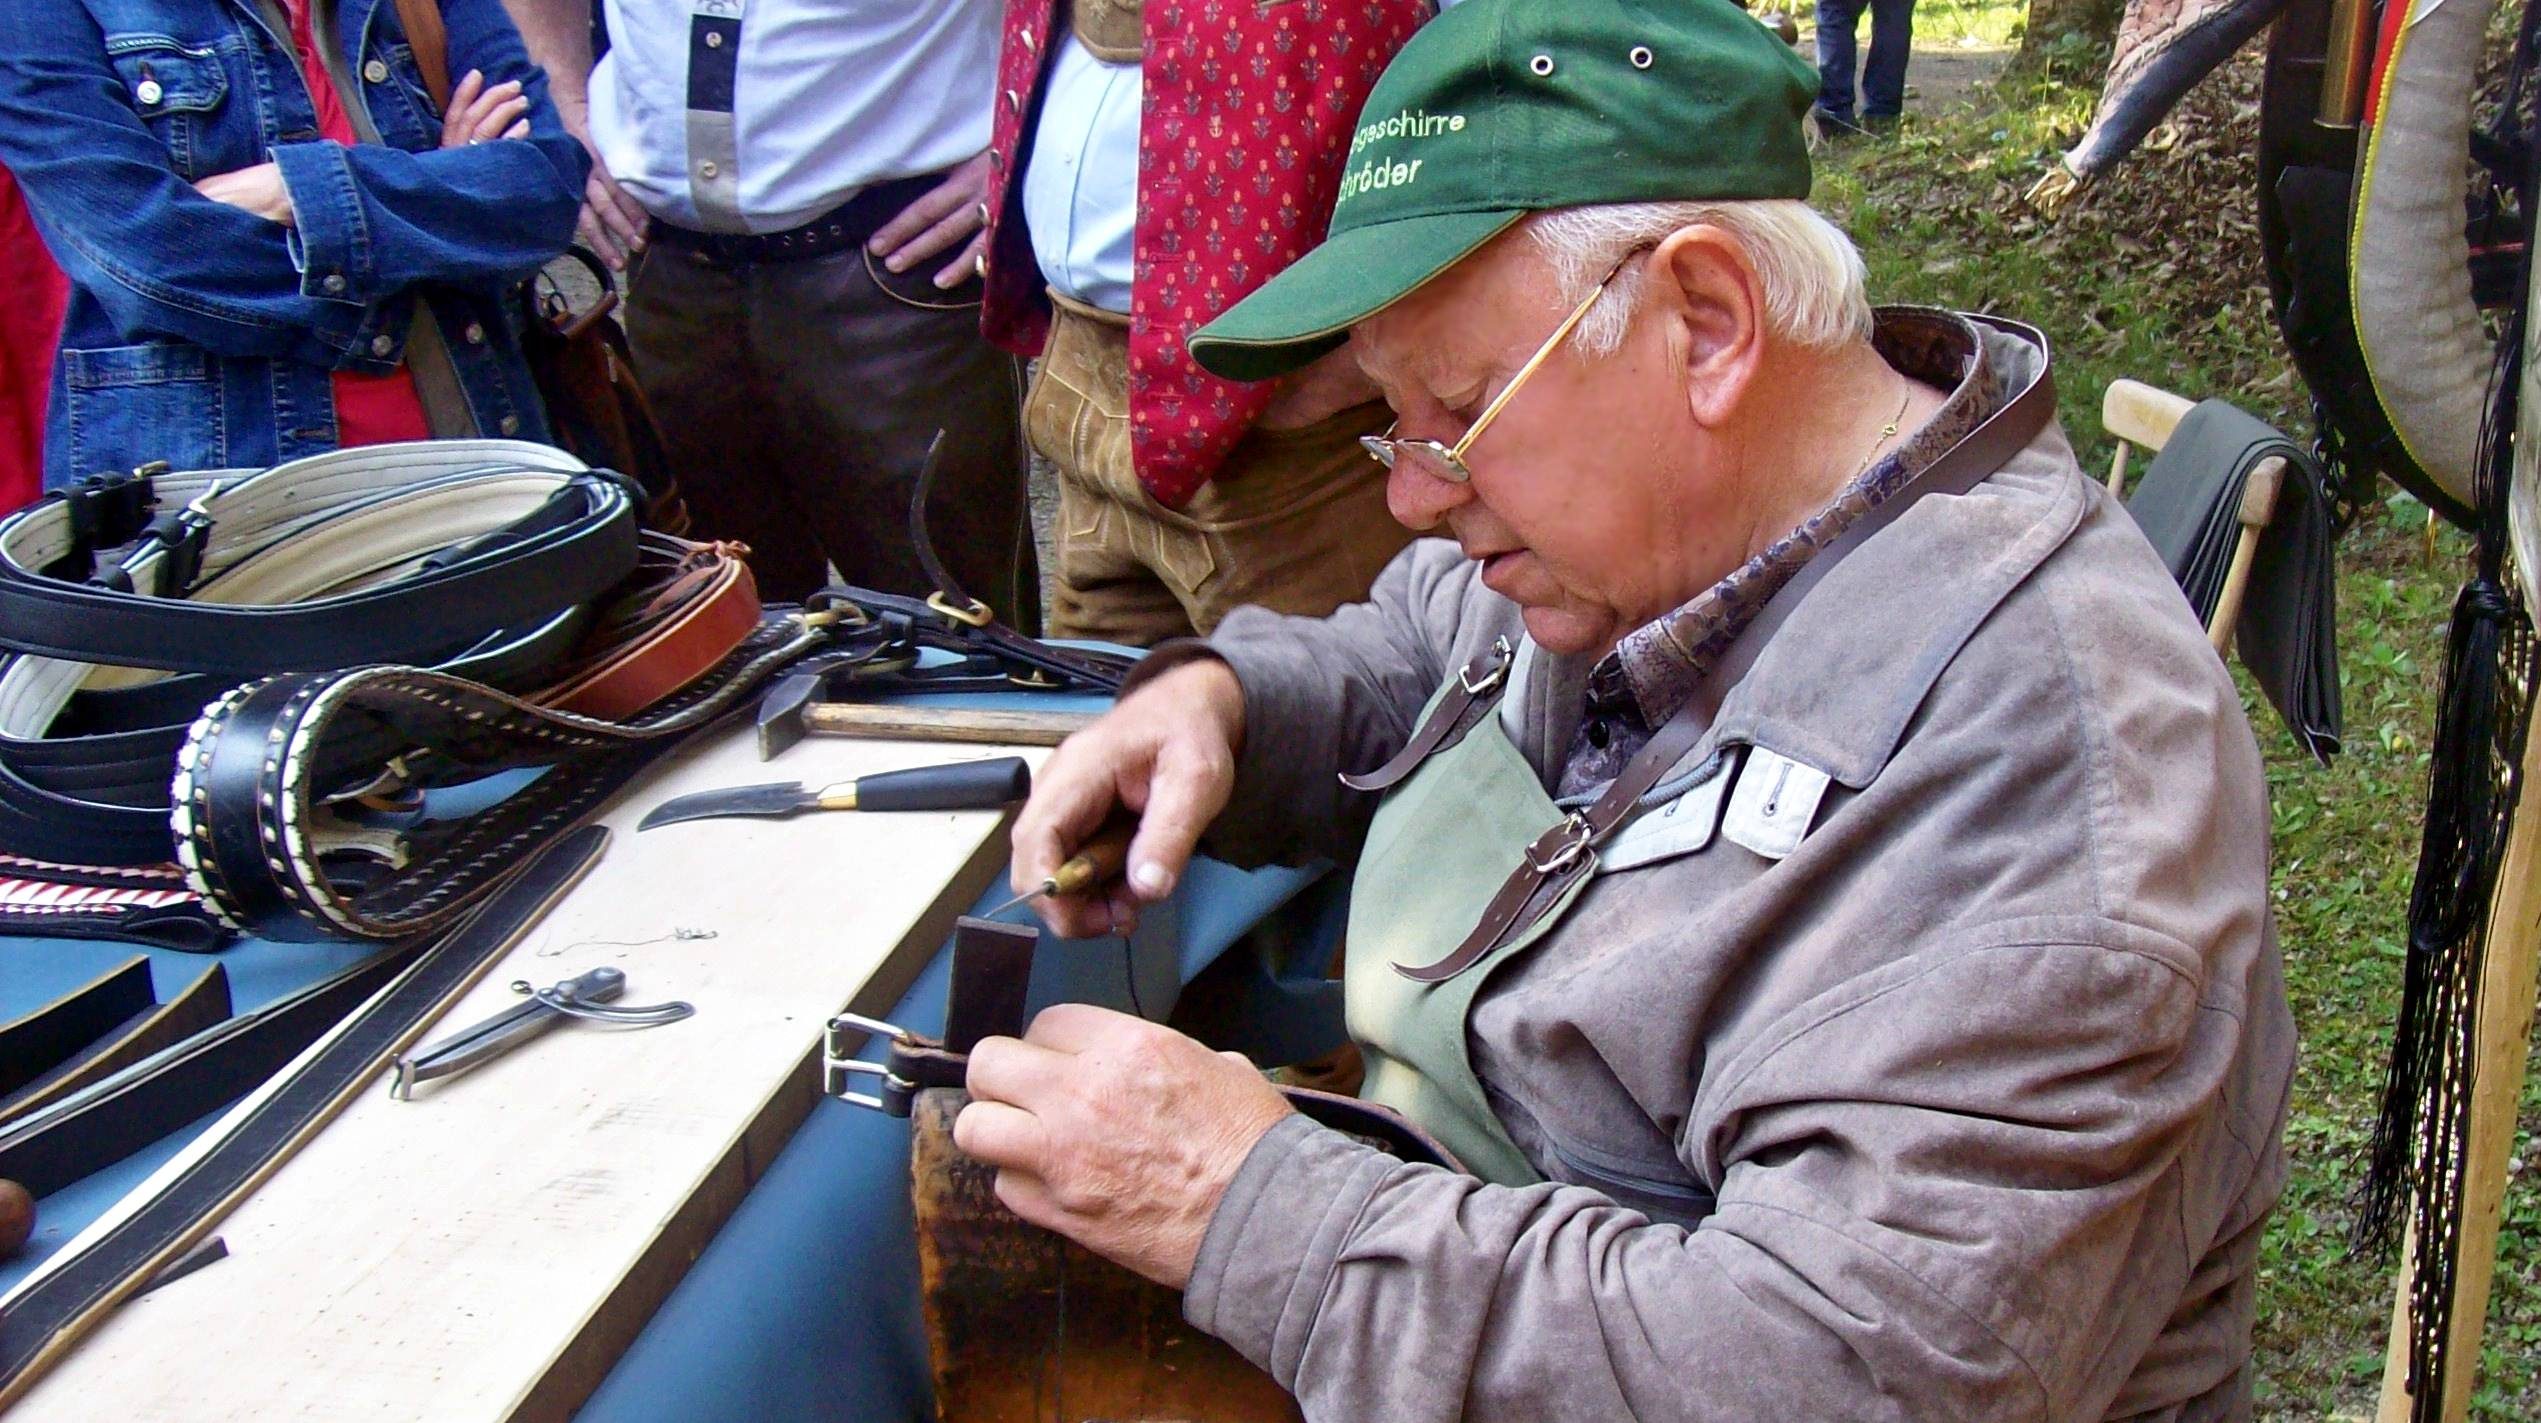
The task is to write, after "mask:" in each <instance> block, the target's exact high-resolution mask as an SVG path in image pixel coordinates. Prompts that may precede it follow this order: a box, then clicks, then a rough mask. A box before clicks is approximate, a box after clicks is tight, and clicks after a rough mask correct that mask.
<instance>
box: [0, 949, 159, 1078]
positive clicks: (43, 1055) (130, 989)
mask: <svg viewBox="0 0 2541 1423" xmlns="http://www.w3.org/2000/svg"><path fill="white" fill-rule="evenodd" d="M157 1002H158V998H157V996H156V995H155V994H153V993H152V992H151V989H150V961H149V960H148V959H146V958H135V959H131V960H129V961H127V962H125V963H123V964H120V965H118V966H117V967H115V968H114V969H112V970H110V971H109V972H107V973H106V974H105V975H104V976H103V977H101V978H98V979H96V980H95V981H93V982H90V983H87V984H83V985H82V986H80V987H78V988H76V989H73V990H72V991H71V992H69V993H67V994H64V995H63V996H61V997H60V998H56V999H54V1000H53V1001H52V1002H50V1003H47V1004H45V1005H44V1006H43V1007H41V1008H38V1009H36V1010H35V1011H34V1012H32V1013H29V1014H27V1015H26V1016H25V1017H23V1018H18V1019H14V1020H12V1021H10V1022H6V1023H0V1098H6V1097H7V1096H9V1095H10V1094H12V1093H15V1092H16V1091H18V1090H19V1089H20V1088H23V1087H26V1086H29V1085H30V1084H32V1083H34V1082H35V1081H36V1080H37V1079H39V1078H41V1077H43V1076H44V1075H45V1074H46V1073H49V1072H51V1071H53V1070H54V1069H55V1068H57V1067H60V1066H61V1065H62V1064H64V1063H66V1062H69V1061H71V1060H72V1059H73V1058H76V1057H78V1056H79V1055H80V1054H81V1053H82V1052H84V1051H86V1050H87V1049H88V1048H89V1047H91V1046H92V1045H94V1044H95V1043H97V1042H98V1041H99V1040H100V1039H102V1038H105V1037H106V1036H107V1035H109V1034H111V1033H112V1032H114V1030H115V1029H117V1028H119V1027H121V1026H123V1025H124V1024H125V1023H126V1022H128V1021H130V1020H131V1019H132V1018H133V1017H134V1016H136V1015H138V1014H142V1013H147V1012H148V1011H150V1008H151V1006H152V1005H153V1004H155V1003H157Z"/></svg>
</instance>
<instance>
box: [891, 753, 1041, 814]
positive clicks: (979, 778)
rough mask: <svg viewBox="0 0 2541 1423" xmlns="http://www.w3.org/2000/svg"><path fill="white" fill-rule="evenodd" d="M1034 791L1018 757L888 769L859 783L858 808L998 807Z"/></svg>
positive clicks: (940, 808) (1029, 776) (1028, 771)
mask: <svg viewBox="0 0 2541 1423" xmlns="http://www.w3.org/2000/svg"><path fill="white" fill-rule="evenodd" d="M1030 794H1032V767H1030V766H1028V765H1026V764H1024V760H1023V758H1022V757H1020V756H1000V757H998V758H997V759H996V760H993V761H956V762H954V763H953V764H951V765H949V766H919V767H916V768H914V769H912V770H907V771H884V772H882V773H880V774H878V775H872V776H865V777H862V778H860V779H859V780H858V781H857V782H856V809H858V810H994V809H996V808H997V807H999V806H1001V805H1010V804H1012V803H1014V802H1016V801H1019V800H1022V799H1023V798H1024V797H1026V796H1028V795H1030Z"/></svg>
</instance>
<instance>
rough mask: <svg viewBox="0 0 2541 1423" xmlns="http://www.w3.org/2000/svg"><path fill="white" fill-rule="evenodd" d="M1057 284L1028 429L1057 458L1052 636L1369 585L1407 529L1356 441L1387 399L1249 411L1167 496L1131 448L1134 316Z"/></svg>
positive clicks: (1283, 605)
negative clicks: (1309, 410) (1288, 416)
mask: <svg viewBox="0 0 2541 1423" xmlns="http://www.w3.org/2000/svg"><path fill="white" fill-rule="evenodd" d="M1052 300H1053V302H1054V303H1055V304H1056V306H1057V308H1058V309H1057V312H1056V314H1055V316H1054V318H1053V321H1052V324H1051V328H1050V340H1049V344H1048V345H1047V346H1046V347H1045V348H1044V350H1043V352H1042V357H1041V366H1040V369H1039V371H1038V372H1037V374H1036V375H1035V377H1034V380H1033V384H1032V390H1031V393H1030V394H1029V395H1028V396H1027V397H1026V399H1025V401H1024V428H1025V431H1026V434H1027V435H1028V436H1029V438H1030V439H1031V442H1032V446H1033V448H1034V449H1036V450H1038V451H1039V452H1040V453H1041V455H1042V456H1043V457H1044V458H1046V459H1048V460H1049V461H1050V462H1051V463H1052V464H1053V465H1055V466H1056V467H1057V472H1058V481H1059V513H1058V527H1057V530H1056V540H1055V550H1054V552H1053V555H1052V562H1053V564H1054V565H1055V567H1054V568H1053V570H1052V574H1053V577H1052V587H1051V594H1050V625H1049V632H1050V634H1051V635H1052V636H1054V637H1079V638H1094V639H1100V640H1103V641H1107V642H1119V643H1127V644H1129V645H1131V646H1137V647H1152V646H1154V645H1155V644H1157V643H1159V642H1163V641H1165V640H1167V639H1168V638H1175V637H1191V636H1206V635H1207V634H1208V633H1209V632H1210V631H1212V630H1213V629H1215V628H1216V627H1217V625H1218V622H1219V620H1221V619H1222V618H1224V617H1225V616H1226V615H1227V614H1228V613H1230V612H1232V611H1234V610H1235V609H1236V608H1238V607H1242V606H1244V605H1246V604H1258V605H1260V606H1262V607H1266V608H1270V609H1272V610H1273V611H1276V612H1282V613H1295V614H1302V615H1308V616H1320V615H1322V614H1324V613H1328V612H1331V611H1332V610H1333V609H1335V608H1337V607H1340V606H1342V605H1343V604H1345V603H1353V602H1358V601H1360V600H1362V599H1364V598H1365V597H1366V596H1367V592H1368V588H1369V586H1370V585H1371V584H1373V583H1374V582H1375V581H1376V575H1377V574H1378V573H1379V572H1380V571H1382V570H1383V569H1384V567H1385V565H1386V564H1387V563H1388V562H1390V561H1392V559H1393V557H1394V555H1395V553H1396V552H1397V551H1399V550H1400V549H1401V548H1402V547H1403V545H1404V544H1406V543H1408V542H1409V541H1410V540H1411V537H1412V536H1411V533H1410V531H1409V530H1407V529H1405V528H1404V527H1403V526H1402V525H1400V524H1398V523H1396V522H1394V519H1393V516H1392V515H1391V514H1389V513H1387V512H1386V508H1385V477H1384V471H1383V470H1382V469H1380V468H1379V467H1378V466H1377V464H1376V462H1375V461H1374V460H1372V459H1370V458H1368V454H1367V451H1366V450H1364V449H1362V448H1361V447H1360V445H1359V436H1361V435H1366V434H1374V433H1376V432H1378V431H1381V430H1383V429H1384V428H1385V427H1386V425H1387V424H1388V422H1389V421H1390V420H1391V418H1392V417H1391V415H1390V414H1389V412H1388V411H1387V410H1386V407H1385V405H1384V403H1383V402H1382V401H1372V402H1369V403H1368V404H1365V405H1359V406H1354V407H1352V408H1350V409H1348V410H1344V411H1341V412H1340V413H1338V414H1335V415H1333V416H1330V417H1329V418H1327V419H1324V420H1319V421H1317V422H1315V423H1314V424H1311V425H1306V426H1301V427H1299V428H1296V429H1292V430H1272V429H1265V428H1263V427H1260V426H1256V427H1254V428H1253V429H1252V430H1251V431H1249V432H1247V433H1246V434H1245V436H1244V439H1243V441H1242V442H1241V443H1240V444H1238V445H1237V446H1236V447H1235V449H1234V451H1233V452H1232V453H1230V454H1229V455H1228V456H1227V459H1226V463H1225V464H1223V465H1222V466H1220V467H1219V469H1218V472H1217V474H1216V476H1215V477H1214V478H1212V479H1211V480H1210V481H1209V482H1208V483H1207V484H1205V485H1203V486H1201V489H1200V492H1199V493H1198V494H1197V495H1195V496H1194V497H1193V498H1192V500H1191V502H1190V503H1189V504H1187V505H1185V506H1184V507H1183V508H1181V509H1168V508H1165V507H1164V506H1163V505H1161V504H1159V503H1157V502H1156V501H1155V500H1154V499H1153V498H1151V497H1150V496H1149V495H1148V493H1147V491H1146V490H1145V488H1143V487H1142V486H1141V485H1140V484H1139V482H1138V472H1137V470H1136V469H1135V467H1134V466H1133V465H1132V462H1131V458H1130V441H1129V343H1128V324H1127V321H1126V319H1125V318H1123V317H1120V316H1117V315H1113V314H1111V313H1108V312H1102V311H1098V310H1096V309H1094V308H1092V307H1088V306H1085V305H1083V304H1081V303H1077V302H1072V301H1069V300H1067V299H1066V298H1063V297H1058V296H1056V295H1054V296H1053V297H1052Z"/></svg>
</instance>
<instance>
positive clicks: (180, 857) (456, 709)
mask: <svg viewBox="0 0 2541 1423" xmlns="http://www.w3.org/2000/svg"><path fill="white" fill-rule="evenodd" d="M827 628H828V623H827V621H826V620H825V619H823V618H821V617H818V616H807V615H805V614H800V613H786V614H780V615H778V616H775V617H772V618H770V619H769V620H768V621H767V622H765V623H763V624H761V626H760V628H759V630H758V631H757V632H756V633H754V634H752V635H751V637H750V638H749V639H748V640H746V641H745V642H743V643H742V645H741V646H740V647H738V648H737V649H735V650H734V651H733V652H732V653H731V655H729V656H728V657H726V658H725V659H724V660H723V662H722V663H721V664H719V665H718V666H717V667H716V668H715V669H714V670H713V671H711V672H709V673H708V674H707V675H706V676H704V677H703V678H700V679H699V680H698V681H696V682H695V683H693V684H691V685H690V686H688V687H687V688H685V689H683V690H681V691H680V692H678V693H676V694H675V695H673V696H671V697H669V698H667V699H665V700H663V701H661V702H657V703H656V704H654V705H653V706H652V707H651V708H649V709H647V710H646V711H645V713H644V714H643V715H642V716H641V717H639V718H637V719H636V720H634V721H630V722H610V721H599V720H595V719H593V718H590V717H582V716H575V715H572V714H570V713H566V712H557V711H549V710H546V709H544V708H541V707H537V706H534V705H532V704H530V703H528V702H525V701H523V700H521V699H519V698H517V697H512V696H507V695H505V694H503V693H501V692H498V691H495V690H494V689H492V688H490V687H485V686H480V685H478V684H476V683H472V682H468V681H465V680H462V679H460V678H456V677H450V676H446V675H443V674H440V673H435V672H427V671H423V670H420V669H417V668H412V667H366V668H357V669H355V670H353V671H350V672H338V673H290V674H286V675H283V676H279V677H271V678H267V679H266V680H264V681H261V682H252V683H249V684H248V685H246V686H244V687H241V688H239V689H238V690H237V691H235V692H232V693H231V694H229V695H228V696H226V697H224V698H222V699H221V700H220V701H218V702H215V703H213V704H212V705H211V706H210V707H207V708H205V710H204V713H203V716H202V718H201V719H200V720H198V721H197V722H195V724H194V726H193V729H192V730H191V731H190V732H189V733H188V735H187V737H186V744H185V747H184V750H183V751H182V752H181V753H180V755H179V757H178V760H177V774H176V783H175V787H174V791H173V797H172V798H173V801H174V810H173V814H172V817H171V819H172V823H173V825H174V827H175V830H176V834H177V846H176V851H177V863H178V864H179V866H181V867H182V868H183V870H184V871H185V876H186V881H187V883H188V885H189V886H190V887H192V888H193V889H194V891H195V892H196V893H198V894H200V895H201V896H202V897H203V900H204V902H205V904H206V905H207V906H209V907H210V909H211V910H212V912H213V913H214V914H215V915H217V916H218V917H219V918H220V919H221V920H222V921H223V922H224V923H226V924H227V925H228V926H229V927H231V928H232V929H235V930H238V931H240V932H242V933H255V934H259V935H262V936H264V937H266V938H271V939H300V940H305V939H327V938H372V939H392V938H404V937H406V936H408V935H412V934H417V933H426V932H430V931H433V930H435V929H439V928H442V927H445V926H447V925H448V924H450V923H451V922H453V921H454V920H455V919H457V918H458V917H459V916H460V915H462V914H464V913H465V912H466V911H467V910H468V909H469V907H470V906H472V905H473V904H475V903H476V902H477V901H478V900H480V899H482V898H483V897H484V896H485V895H486V894H487V893H489V892H491V891H492V890H493V889H494V888H496V887H497V886H498V885H499V884H500V883H501V882H502V879H503V877H504V876H505V874H507V873H508V872H509V869H510V867H511V866H513V865H516V864H518V863H520V862H521V860H522V859H523V858H525V857H527V856H528V855H530V854H533V853H535V852H536V851H537V850H538V849H539V848H540V847H542V846H544V845H546V844H547V843H548V842H550V841H552V840H554V839H555V838H556V837H557V836H558V835H560V834H562V833H563V832H564V831H566V830H567V829H568V828H570V827H572V826H574V825H577V824H579V823H581V821H582V820H583V819H584V818H585V817H587V816H589V815H590V814H591V813H592V812H593V811H595V810H597V809H598V808H599V807H600V805H601V804H602V803H603V802H605V801H606V800H607V799H608V798H609V797H610V796H612V795H614V794H615V793H616V792H617V790H618V788H619V787H621V786H623V785H625V784H626V782H627V781H628V780H629V779H631V778H632V777H634V776H635V775H636V773H637V772H639V771H641V770H643V769H644V768H645V767H646V766H649V765H651V764H652V763H653V762H654V761H655V760H657V759H659V758H660V757H661V756H663V755H664V754H666V753H668V752H669V751H671V750H672V749H674V748H676V747H677V746H679V745H681V744H682V743H683V742H684V741H685V740H686V739H687V738H688V737H689V736H691V735H693V734H695V733H696V732H698V731H701V730H703V729H705V728H706V727H708V726H711V725H713V724H714V723H715V722H716V721H717V720H719V719H720V718H721V717H722V716H723V715H724V714H725V713H726V712H729V711H732V710H734V709H736V708H739V707H740V706H742V705H743V704H744V701H745V699H746V698H747V697H748V696H749V694H750V693H751V692H752V691H753V690H755V689H756V688H757V687H758V686H760V685H761V684H762V683H763V682H764V681H765V680H766V679H767V678H769V677H771V676H773V675H775V674H776V673H777V672H778V671H780V670H782V669H783V668H785V667H786V666H787V665H788V664H790V663H792V662H794V661H795V660H797V659H798V658H800V657H802V656H804V655H805V654H807V653H809V652H811V651H813V650H815V649H817V648H819V647H820V646H822V645H823V642H824V640H825V638H826V636H827ZM527 767H544V768H545V770H544V771H543V772H542V773H541V774H540V775H539V776H538V777H537V778H536V779H535V780H534V781H532V782H531V783H530V784H529V785H528V786H527V787H525V788H524V789H522V790H520V791H517V792H515V793H514V794H512V795H511V796H509V797H506V798H505V799H503V800H501V801H499V802H497V803H496V804H494V805H492V806H490V807H488V808H487V809H485V810H483V811H481V812H479V813H478V814H475V815H470V816H464V817H461V818H457V819H450V820H435V821H424V822H414V823H404V824H396V825H393V826H389V827H385V828H383V827H378V826H366V825H364V824H363V823H362V819H363V815H364V812H363V811H362V810H361V809H360V808H359V807H358V805H357V804H356V803H355V801H354V797H355V796H356V795H369V796H373V797H376V796H377V795H379V794H380V793H381V792H382V791H383V790H387V789H391V788H393V789H395V790H398V791H408V790H415V789H425V790H429V789H431V788H433V787H437V786H447V785H456V784H464V783H468V782H473V781H477V780H481V779H483V778H484V777H486V776H488V775H490V774H493V773H495V772H498V771H505V770H515V769H521V768H527ZM383 836H385V837H387V838H391V839H393V840H394V842H395V845H394V848H393V850H390V851H388V852H387V853H388V854H389V855H391V856H392V857H393V860H394V862H393V863H387V864H383V863H382V850H381V849H380V848H379V845H380V841H381V839H382V838H383Z"/></svg>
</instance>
